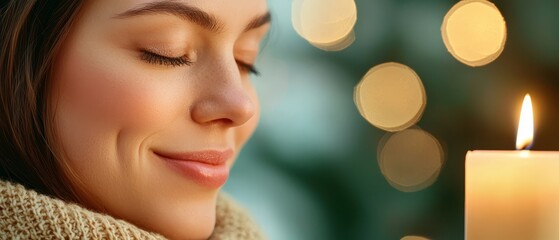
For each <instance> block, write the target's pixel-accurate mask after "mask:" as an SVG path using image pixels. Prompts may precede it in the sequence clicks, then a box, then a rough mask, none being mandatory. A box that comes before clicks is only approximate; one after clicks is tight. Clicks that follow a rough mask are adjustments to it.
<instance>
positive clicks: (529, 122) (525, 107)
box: [516, 94, 534, 150]
mask: <svg viewBox="0 0 559 240" xmlns="http://www.w3.org/2000/svg"><path fill="white" fill-rule="evenodd" d="M533 140H534V113H533V111H532V99H531V98H530V94H526V96H525V97H524V103H522V110H521V111H520V121H519V122H518V134H517V135H516V149H519V150H520V149H526V148H529V147H530V145H532V141H533Z"/></svg>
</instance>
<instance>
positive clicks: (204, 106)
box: [190, 60, 256, 127]
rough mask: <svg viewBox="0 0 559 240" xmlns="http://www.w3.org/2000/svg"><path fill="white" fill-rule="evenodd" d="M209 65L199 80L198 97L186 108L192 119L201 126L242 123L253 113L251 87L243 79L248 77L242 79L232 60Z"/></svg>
mask: <svg viewBox="0 0 559 240" xmlns="http://www.w3.org/2000/svg"><path fill="white" fill-rule="evenodd" d="M231 62H232V64H231ZM213 66H214V67H212V68H211V70H210V69H207V70H206V72H207V73H208V74H206V75H205V77H204V79H201V84H200V85H202V86H201V87H200V88H199V89H200V92H199V95H198V98H197V100H196V101H195V102H194V104H193V105H192V106H191V109H190V114H191V118H192V120H193V121H194V122H197V123H198V124H202V125H210V124H222V125H226V126H228V127H235V126H240V125H243V124H244V123H246V122H247V121H248V120H249V119H251V118H252V117H253V116H254V115H255V113H256V103H255V102H254V101H256V100H255V99H252V98H251V94H250V91H252V90H251V89H250V86H249V83H244V82H243V81H248V80H247V79H242V77H241V74H240V72H239V69H238V66H237V63H236V61H234V60H233V61H229V62H228V63H227V64H222V65H221V66H219V65H218V64H213Z"/></svg>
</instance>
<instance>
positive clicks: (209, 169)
mask: <svg viewBox="0 0 559 240" xmlns="http://www.w3.org/2000/svg"><path fill="white" fill-rule="evenodd" d="M154 153H155V155H157V156H158V157H159V158H161V159H162V160H164V162H165V163H167V165H168V166H169V167H170V168H171V169H172V170H175V171H176V172H177V173H179V174H180V175H182V176H184V177H186V178H187V179H189V180H192V181H193V182H195V183H197V184H198V185H201V186H203V187H207V188H212V189H213V188H219V187H221V186H223V184H225V182H226V181H227V178H228V177H229V167H228V166H227V160H229V159H231V157H232V156H233V150H231V149H228V150H225V151H218V150H208V151H198V152H180V153H179V152H164V151H154Z"/></svg>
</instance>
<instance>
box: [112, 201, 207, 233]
mask: <svg viewBox="0 0 559 240" xmlns="http://www.w3.org/2000/svg"><path fill="white" fill-rule="evenodd" d="M193 195H196V194H193ZM193 195H191V196H190V197H191V198H190V199H188V200H187V202H185V201H184V199H182V201H181V200H179V199H176V198H172V197H171V198H166V199H161V198H159V199H157V201H150V202H143V203H142V204H138V205H136V206H135V207H134V209H135V210H134V211H133V213H132V212H128V213H129V214H130V213H132V215H128V217H126V216H122V218H123V219H124V220H128V221H129V222H131V223H133V224H136V225H137V226H138V227H140V228H142V229H145V230H147V231H151V232H155V233H159V234H161V235H163V236H165V237H167V238H169V239H173V240H181V239H185V240H186V239H188V240H190V239H208V238H209V237H210V235H211V234H212V233H213V231H214V228H215V223H216V201H217V196H215V197H212V198H211V199H209V198H207V197H201V198H200V197H195V196H193ZM216 195H217V194H216ZM152 200H156V199H152Z"/></svg>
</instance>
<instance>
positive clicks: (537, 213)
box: [465, 96, 559, 240]
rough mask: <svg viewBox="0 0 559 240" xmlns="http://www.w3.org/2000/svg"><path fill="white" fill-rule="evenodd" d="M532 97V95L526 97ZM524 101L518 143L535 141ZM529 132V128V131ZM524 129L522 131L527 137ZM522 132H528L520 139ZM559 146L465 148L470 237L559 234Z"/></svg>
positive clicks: (532, 239)
mask: <svg viewBox="0 0 559 240" xmlns="http://www.w3.org/2000/svg"><path fill="white" fill-rule="evenodd" d="M526 102H530V99H529V96H527V98H525V104H524V105H527V104H526ZM529 105H530V107H529V108H530V111H529V115H530V119H529V120H524V119H526V117H525V116H526V115H527V114H528V113H525V112H527V111H525V109H526V108H527V107H526V106H523V109H522V114H521V121H520V124H519V125H526V124H527V123H528V124H530V123H531V126H528V127H527V128H528V129H532V130H531V131H530V130H528V131H524V130H521V128H522V127H519V139H518V140H517V148H520V149H522V148H524V147H525V146H528V145H530V144H531V141H532V140H531V139H532V136H533V120H532V119H533V117H532V116H533V114H532V113H531V102H530V103H529ZM526 132H528V134H526ZM521 135H524V136H523V137H522V136H521ZM522 138H526V139H527V140H525V139H522ZM558 173H559V152H547V151H546V152H543V151H528V150H520V151H469V152H468V153H467V154H466V181H465V184H466V192H465V198H466V199H465V238H466V239H467V240H485V239H487V240H499V239H507V240H516V239H518V240H548V239H549V240H552V239H559V174H558Z"/></svg>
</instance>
